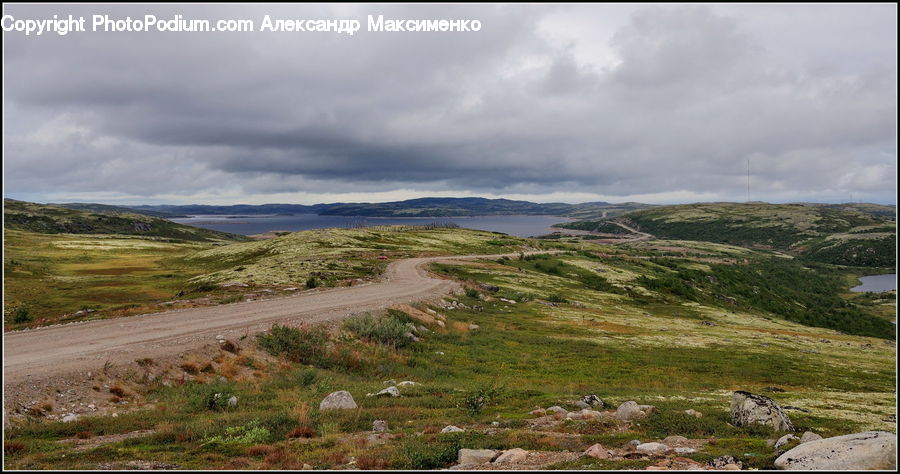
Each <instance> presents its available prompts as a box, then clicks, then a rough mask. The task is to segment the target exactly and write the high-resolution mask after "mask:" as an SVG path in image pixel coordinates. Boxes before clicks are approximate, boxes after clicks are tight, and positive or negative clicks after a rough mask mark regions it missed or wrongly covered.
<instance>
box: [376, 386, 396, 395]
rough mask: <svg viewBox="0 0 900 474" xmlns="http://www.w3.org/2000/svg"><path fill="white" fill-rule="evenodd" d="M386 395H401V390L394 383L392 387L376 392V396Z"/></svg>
mask: <svg viewBox="0 0 900 474" xmlns="http://www.w3.org/2000/svg"><path fill="white" fill-rule="evenodd" d="M385 395H389V396H391V397H399V396H400V390H399V389H398V388H397V387H394V386H393V385H391V386H390V387H388V388H386V389H384V390H382V391H380V392H378V393H376V394H375V396H376V397H381V396H385Z"/></svg>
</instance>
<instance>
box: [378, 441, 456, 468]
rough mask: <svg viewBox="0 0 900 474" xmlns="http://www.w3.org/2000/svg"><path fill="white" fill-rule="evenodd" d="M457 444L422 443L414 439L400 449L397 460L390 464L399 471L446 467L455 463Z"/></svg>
mask: <svg viewBox="0 0 900 474" xmlns="http://www.w3.org/2000/svg"><path fill="white" fill-rule="evenodd" d="M459 448H460V445H459V442H456V441H454V442H447V443H442V442H436V441H422V440H421V439H419V438H414V439H412V440H410V441H408V442H406V443H404V444H403V447H401V448H400V452H399V455H400V456H399V458H398V459H397V460H396V461H395V462H394V463H392V465H393V466H395V467H397V468H399V469H412V470H425V469H438V468H442V467H446V466H447V465H449V464H450V463H453V462H454V461H456V458H457V452H458V451H459Z"/></svg>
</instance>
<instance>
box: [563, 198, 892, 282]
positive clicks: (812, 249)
mask: <svg viewBox="0 0 900 474" xmlns="http://www.w3.org/2000/svg"><path fill="white" fill-rule="evenodd" d="M888 209H890V208H889V207H888V206H876V205H861V204H852V205H816V204H767V203H751V204H739V203H700V204H685V205H675V206H660V207H654V208H651V209H643V210H637V211H633V212H629V213H627V214H625V215H623V216H622V217H621V219H622V222H624V223H626V224H628V225H630V226H632V227H634V228H636V229H639V230H641V231H643V232H647V233H650V234H653V235H654V236H655V237H657V238H662V239H682V240H696V241H706V242H717V243H724V244H732V245H739V246H744V247H751V248H758V249H772V250H779V251H783V252H788V253H790V254H792V255H795V256H798V257H801V258H803V259H805V260H809V261H815V262H822V263H832V264H838V265H848V266H866V267H891V266H894V265H895V264H896V258H895V248H896V220H895V217H894V216H892V215H891V216H889V215H883V214H886V212H887V210H888ZM561 227H566V228H571V229H579V230H589V231H594V230H598V229H601V230H602V229H604V228H606V227H608V224H607V223H606V222H604V221H602V220H599V221H596V220H586V221H580V222H574V223H569V224H565V225H562V226H561Z"/></svg>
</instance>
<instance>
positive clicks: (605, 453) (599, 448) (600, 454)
mask: <svg viewBox="0 0 900 474" xmlns="http://www.w3.org/2000/svg"><path fill="white" fill-rule="evenodd" d="M584 455H585V456H590V457H592V458H596V459H609V450H608V449H606V448H605V447H604V446H603V445H602V444H600V443H597V444H595V445H593V446H591V447H590V448H587V451H585V452H584Z"/></svg>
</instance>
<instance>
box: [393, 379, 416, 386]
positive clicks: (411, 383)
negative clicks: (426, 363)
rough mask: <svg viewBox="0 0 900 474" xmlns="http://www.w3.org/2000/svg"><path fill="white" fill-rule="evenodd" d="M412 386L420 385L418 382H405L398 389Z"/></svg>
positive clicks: (399, 384)
mask: <svg viewBox="0 0 900 474" xmlns="http://www.w3.org/2000/svg"><path fill="white" fill-rule="evenodd" d="M412 385H419V384H417V383H416V382H413V381H411V380H404V381H402V382H400V383H398V384H397V386H398V387H406V386H412Z"/></svg>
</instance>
